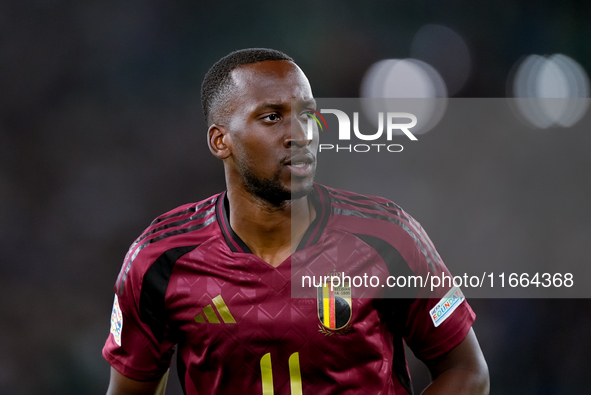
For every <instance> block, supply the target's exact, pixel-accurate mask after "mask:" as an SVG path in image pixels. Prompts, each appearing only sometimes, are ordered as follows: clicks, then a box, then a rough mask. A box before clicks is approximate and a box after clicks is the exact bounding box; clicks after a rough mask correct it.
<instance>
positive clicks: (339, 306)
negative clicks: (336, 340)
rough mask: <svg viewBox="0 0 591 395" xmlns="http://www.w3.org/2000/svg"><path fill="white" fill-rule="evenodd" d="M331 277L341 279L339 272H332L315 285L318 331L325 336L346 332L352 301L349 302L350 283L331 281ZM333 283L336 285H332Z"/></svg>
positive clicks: (347, 330) (348, 328)
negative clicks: (324, 279)
mask: <svg viewBox="0 0 591 395" xmlns="http://www.w3.org/2000/svg"><path fill="white" fill-rule="evenodd" d="M331 277H338V280H341V279H342V277H341V273H337V272H333V273H331V274H329V275H328V276H327V281H325V282H323V283H321V284H320V285H319V286H318V287H317V301H318V303H317V305H318V319H319V320H320V324H321V325H319V326H318V328H319V331H320V332H322V333H324V334H325V335H327V336H331V335H334V334H339V335H340V334H345V333H348V332H349V330H350V327H348V324H349V322H350V321H351V316H352V308H353V303H352V302H351V284H350V283H349V282H344V281H342V282H341V281H337V280H336V279H335V281H333V282H332V283H331V281H330V278H331ZM333 285H338V286H334V287H333Z"/></svg>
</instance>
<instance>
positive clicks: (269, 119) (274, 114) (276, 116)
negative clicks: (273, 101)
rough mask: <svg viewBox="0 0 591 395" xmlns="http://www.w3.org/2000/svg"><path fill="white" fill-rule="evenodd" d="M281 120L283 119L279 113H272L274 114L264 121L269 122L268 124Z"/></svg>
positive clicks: (267, 116)
mask: <svg viewBox="0 0 591 395" xmlns="http://www.w3.org/2000/svg"><path fill="white" fill-rule="evenodd" d="M280 119H281V117H280V116H279V114H277V113H272V114H269V115H266V116H265V117H264V118H263V120H265V121H268V122H277V121H279V120H280Z"/></svg>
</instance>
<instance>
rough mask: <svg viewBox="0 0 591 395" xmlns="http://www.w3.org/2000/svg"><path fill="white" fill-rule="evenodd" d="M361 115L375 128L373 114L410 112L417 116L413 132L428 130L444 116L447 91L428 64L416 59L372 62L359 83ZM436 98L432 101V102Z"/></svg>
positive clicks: (375, 123)
mask: <svg viewBox="0 0 591 395" xmlns="http://www.w3.org/2000/svg"><path fill="white" fill-rule="evenodd" d="M360 93H361V97H362V98H371V99H406V100H390V101H388V100H366V101H364V102H363V103H364V113H365V115H366V118H367V119H368V121H369V122H370V123H371V124H372V125H374V126H376V127H377V117H376V116H375V114H376V112H384V113H385V112H400V111H404V112H410V113H412V114H414V115H415V116H416V117H417V120H418V121H417V125H416V126H415V127H414V128H413V133H417V134H421V133H425V132H427V131H429V130H431V129H432V128H433V127H434V126H435V125H436V124H437V123H438V122H439V121H440V120H441V117H442V116H443V114H444V113H445V108H446V105H447V88H446V85H445V82H444V80H443V78H442V77H441V75H440V74H439V73H438V72H437V70H435V68H433V67H432V66H431V65H429V64H427V63H425V62H423V61H421V60H417V59H385V60H380V61H379V62H377V63H374V64H373V65H372V66H371V67H370V68H369V69H368V70H367V72H366V74H365V76H364V78H363V80H362V82H361V92H360ZM435 99H436V100H435Z"/></svg>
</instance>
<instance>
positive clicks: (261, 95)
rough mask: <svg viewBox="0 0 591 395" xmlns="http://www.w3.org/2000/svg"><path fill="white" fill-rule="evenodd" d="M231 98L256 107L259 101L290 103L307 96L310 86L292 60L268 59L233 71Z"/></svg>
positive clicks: (309, 96) (239, 102) (306, 98)
mask: <svg viewBox="0 0 591 395" xmlns="http://www.w3.org/2000/svg"><path fill="white" fill-rule="evenodd" d="M232 80H233V82H234V95H233V97H234V100H235V101H236V102H237V104H240V106H241V107H242V106H244V105H246V106H247V107H251V106H252V107H256V106H257V105H258V104H261V103H277V104H286V105H287V104H289V103H291V101H292V100H294V99H296V100H309V99H311V98H312V88H311V87H310V83H309V82H308V79H307V78H306V76H305V75H304V73H303V72H302V70H300V68H299V67H298V66H297V65H295V64H294V63H292V62H290V61H287V60H279V61H277V60H267V61H263V62H258V63H251V64H246V65H243V66H240V67H237V68H236V69H234V70H233V71H232Z"/></svg>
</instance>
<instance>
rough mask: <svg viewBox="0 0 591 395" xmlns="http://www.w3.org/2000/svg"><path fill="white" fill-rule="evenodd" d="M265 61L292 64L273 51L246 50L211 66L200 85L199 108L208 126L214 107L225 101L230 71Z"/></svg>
mask: <svg viewBox="0 0 591 395" xmlns="http://www.w3.org/2000/svg"><path fill="white" fill-rule="evenodd" d="M265 60H288V61H290V62H293V59H292V58H291V57H289V56H287V55H286V54H284V53H283V52H281V51H277V50H275V49H268V48H247V49H240V50H238V51H234V52H232V53H230V54H228V55H226V56H224V57H223V58H221V59H220V60H218V61H217V62H216V63H215V64H214V65H213V66H211V68H210V69H209V71H208V72H207V74H205V78H204V79H203V83H202V84H201V106H202V107H203V114H204V115H205V121H206V122H207V123H208V125H209V124H211V123H212V122H210V121H211V119H210V117H211V116H212V114H213V113H214V112H215V110H216V107H218V106H219V105H220V104H221V103H222V102H224V101H225V99H227V95H226V94H227V93H228V88H229V87H230V84H231V83H232V79H231V77H230V73H231V72H232V70H234V69H235V68H236V67H238V66H242V65H245V64H250V63H258V62H263V61H265ZM294 63H295V62H294Z"/></svg>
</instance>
